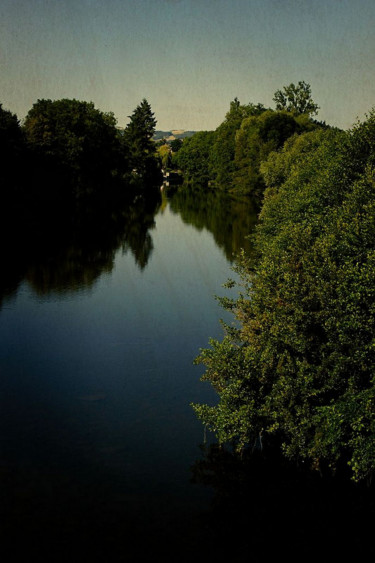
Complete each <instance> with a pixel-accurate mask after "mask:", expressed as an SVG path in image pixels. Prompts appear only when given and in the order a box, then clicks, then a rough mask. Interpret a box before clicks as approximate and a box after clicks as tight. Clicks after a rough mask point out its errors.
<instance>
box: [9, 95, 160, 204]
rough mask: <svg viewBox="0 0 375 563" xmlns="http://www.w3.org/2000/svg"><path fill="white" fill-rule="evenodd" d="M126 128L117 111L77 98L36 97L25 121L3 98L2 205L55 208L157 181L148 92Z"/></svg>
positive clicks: (144, 188) (128, 192)
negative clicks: (117, 116) (22, 204)
mask: <svg viewBox="0 0 375 563" xmlns="http://www.w3.org/2000/svg"><path fill="white" fill-rule="evenodd" d="M129 117H130V121H129V124H128V125H127V127H126V128H125V129H124V130H123V131H121V130H120V129H119V128H118V127H117V124H116V119H115V117H114V115H113V114H112V113H104V112H102V111H100V110H98V109H97V108H95V106H94V104H93V103H92V102H85V101H79V100H75V99H61V100H56V101H52V100H46V99H42V100H38V101H37V102H36V103H35V104H34V105H33V106H32V108H31V109H30V111H29V112H28V114H27V116H26V118H25V120H24V122H23V124H22V125H21V124H20V122H19V120H18V118H17V116H16V115H15V114H13V113H11V112H10V111H9V110H6V109H4V108H3V107H2V105H1V104H0V151H1V155H2V166H1V169H0V181H1V185H2V201H3V208H6V207H7V204H8V205H9V204H15V205H16V206H19V205H20V204H21V202H27V206H31V208H32V209H33V210H34V211H36V210H37V209H38V208H40V207H44V208H45V207H47V208H49V209H51V210H52V209H53V208H54V209H57V208H61V207H64V206H68V207H69V206H71V205H77V203H78V202H80V201H82V200H86V202H87V200H88V199H89V200H95V199H97V200H100V201H101V202H103V201H104V202H106V201H108V200H110V199H111V198H114V197H125V198H126V197H129V196H130V197H133V196H134V194H135V193H146V192H150V191H153V190H154V189H155V187H156V186H159V185H160V182H161V172H160V164H159V160H158V158H157V157H156V155H155V145H154V142H153V141H152V137H153V134H154V131H155V125H156V120H155V118H154V114H153V112H152V110H151V107H150V104H149V103H148V102H147V100H145V99H144V100H142V102H141V103H140V104H139V105H138V106H137V107H136V109H135V110H134V112H133V113H132V115H131V116H129Z"/></svg>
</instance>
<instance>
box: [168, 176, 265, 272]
mask: <svg viewBox="0 0 375 563" xmlns="http://www.w3.org/2000/svg"><path fill="white" fill-rule="evenodd" d="M167 193H168V194H169V199H170V206H171V209H172V211H173V212H174V213H178V214H179V215H180V216H181V219H182V220H183V221H184V222H185V223H186V224H188V225H193V226H194V227H195V228H197V229H199V230H201V229H207V230H208V231H210V232H211V233H212V234H213V236H214V239H215V242H216V244H217V245H218V246H219V247H220V248H221V249H222V250H223V252H224V253H225V256H226V258H227V260H228V261H230V262H232V261H233V259H234V257H235V256H236V255H237V254H238V253H239V252H240V250H241V249H242V248H244V249H245V250H246V252H248V253H249V252H250V251H251V241H250V240H249V239H248V238H246V237H247V235H250V234H251V233H252V232H253V230H254V226H255V223H256V221H257V209H256V207H255V205H254V204H253V203H252V202H251V200H250V199H249V198H247V197H239V196H235V195H233V194H230V193H227V192H223V191H221V190H212V189H211V190H210V189H208V188H206V189H204V188H201V187H198V186H197V187H194V186H188V187H181V188H178V189H176V190H170V191H169V192H167Z"/></svg>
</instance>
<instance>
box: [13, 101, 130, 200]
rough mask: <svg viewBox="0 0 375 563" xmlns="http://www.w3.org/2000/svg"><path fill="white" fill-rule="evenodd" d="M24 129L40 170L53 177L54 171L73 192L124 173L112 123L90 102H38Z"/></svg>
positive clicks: (28, 115) (108, 116)
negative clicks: (115, 173) (46, 169)
mask: <svg viewBox="0 0 375 563" xmlns="http://www.w3.org/2000/svg"><path fill="white" fill-rule="evenodd" d="M24 130H25V133H26V138H27V141H28V145H29V147H30V148H31V149H32V150H33V151H34V158H35V160H37V159H38V158H39V159H42V161H43V162H41V163H40V168H43V167H44V168H49V169H50V173H51V174H54V175H55V176H56V171H57V170H58V171H59V174H61V175H62V176H63V177H64V181H65V182H68V183H69V184H71V185H74V188H73V189H74V191H75V192H76V193H78V191H82V190H83V191H85V190H86V188H88V187H89V186H93V185H96V186H98V185H100V184H104V183H105V182H106V181H107V180H108V179H110V178H111V177H112V175H113V173H114V172H115V171H120V172H124V171H125V168H126V159H125V158H124V155H123V154H121V144H120V136H119V133H118V130H117V128H116V120H115V118H114V116H113V114H112V113H103V112H101V111H99V110H98V109H96V108H95V106H94V104H93V103H92V102H82V101H79V100H75V99H72V100H70V99H62V100H56V101H52V100H38V101H37V102H36V103H35V104H34V105H33V107H32V108H31V110H30V111H29V112H28V114H27V116H26V119H25V123H24ZM90 189H91V188H90Z"/></svg>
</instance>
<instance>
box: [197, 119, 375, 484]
mask: <svg viewBox="0 0 375 563" xmlns="http://www.w3.org/2000/svg"><path fill="white" fill-rule="evenodd" d="M264 115H265V114H264ZM374 138H375V117H374V113H372V114H370V117H369V118H368V120H367V121H366V122H365V123H364V124H363V125H357V126H356V128H355V129H354V130H353V131H350V132H348V133H342V132H335V131H329V130H321V131H315V132H311V133H306V134H305V135H302V136H300V137H292V138H291V139H290V140H289V141H288V142H287V143H286V144H285V146H284V148H283V149H282V150H281V151H280V152H279V153H272V154H271V155H270V157H269V160H268V161H267V162H266V163H265V164H264V165H262V170H263V171H264V174H265V179H266V182H267V185H268V186H269V187H268V189H267V190H266V193H265V201H264V205H263V208H262V211H261V214H260V222H259V225H258V228H257V233H256V240H255V244H256V255H257V259H256V261H255V263H251V262H250V261H249V259H248V258H247V257H246V256H245V255H242V257H241V258H240V259H239V260H238V262H237V265H236V271H237V273H239V275H240V278H241V286H242V289H243V293H242V295H240V297H238V298H237V299H235V300H234V301H232V302H229V301H228V303H226V302H224V306H226V307H227V308H228V309H230V310H232V311H233V313H234V315H235V317H236V320H237V322H239V323H240V329H239V331H237V332H236V333H233V334H231V333H230V331H229V330H228V334H227V335H226V336H225V338H224V340H223V343H214V344H213V345H212V348H211V349H210V351H209V352H208V351H206V352H203V353H201V356H200V360H201V361H202V362H203V363H204V364H205V365H206V367H207V371H206V374H205V375H204V378H205V379H208V380H209V381H211V382H212V384H213V385H214V387H215V389H216V390H217V392H218V396H219V402H218V405H217V406H216V407H210V408H209V410H205V409H204V408H197V409H196V410H197V412H198V413H199V416H200V417H201V418H202V419H203V421H206V423H207V424H209V425H210V427H211V428H212V429H214V431H215V432H216V433H217V436H218V439H219V440H220V441H226V440H231V441H234V442H235V443H237V445H244V444H245V443H250V444H251V443H252V440H253V437H254V435H256V434H257V433H258V432H259V431H260V429H262V428H263V429H264V432H265V433H266V435H267V434H277V435H278V436H279V437H280V439H281V442H282V443H283V451H284V453H285V454H286V455H288V456H289V457H292V458H298V457H302V458H305V459H308V460H310V461H311V463H312V464H313V465H314V466H315V467H318V466H319V464H320V463H322V462H323V461H324V462H326V463H328V464H329V465H331V467H335V466H340V465H344V466H345V465H348V464H349V466H350V467H351V469H352V472H353V478H355V479H356V480H358V479H362V478H364V477H366V476H368V475H370V473H371V472H372V471H373V470H374V469H375V421H374V418H375V415H374V414H373V413H374V411H375V409H374V408H373V407H374V404H375V403H374V400H375V386H374V383H375V381H374V380H375V377H374V367H375V344H374V342H375V338H374V335H375V289H374V287H375V284H374V280H375V181H374V171H373V170H374V167H373V162H374V156H375V155H374V143H373V139H374Z"/></svg>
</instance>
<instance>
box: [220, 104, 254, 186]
mask: <svg viewBox="0 0 375 563" xmlns="http://www.w3.org/2000/svg"><path fill="white" fill-rule="evenodd" d="M264 111H265V108H264V106H263V105H262V104H247V105H241V104H240V101H239V100H238V98H235V99H234V100H233V101H232V102H231V103H230V108H229V111H228V113H227V114H226V116H225V120H224V122H223V123H222V124H221V125H219V127H218V128H217V129H216V136H215V142H214V144H213V146H212V156H211V162H212V179H213V180H214V182H215V183H216V184H217V185H218V186H219V187H220V188H223V189H230V188H231V187H232V183H233V173H234V170H235V163H234V158H235V139H236V132H237V131H238V129H239V128H240V127H241V123H242V121H243V120H244V119H245V118H247V117H251V116H256V115H260V114H261V113H263V112H264Z"/></svg>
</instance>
